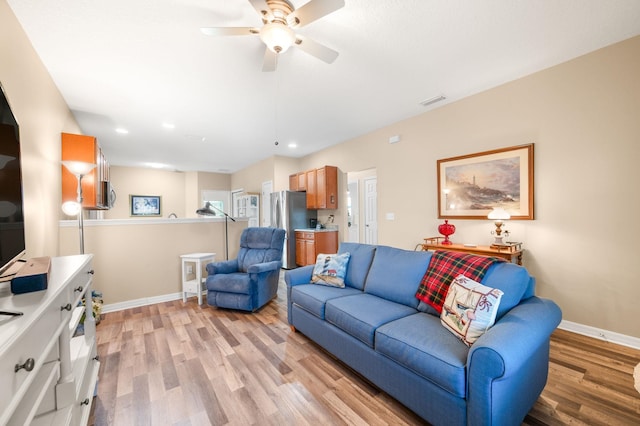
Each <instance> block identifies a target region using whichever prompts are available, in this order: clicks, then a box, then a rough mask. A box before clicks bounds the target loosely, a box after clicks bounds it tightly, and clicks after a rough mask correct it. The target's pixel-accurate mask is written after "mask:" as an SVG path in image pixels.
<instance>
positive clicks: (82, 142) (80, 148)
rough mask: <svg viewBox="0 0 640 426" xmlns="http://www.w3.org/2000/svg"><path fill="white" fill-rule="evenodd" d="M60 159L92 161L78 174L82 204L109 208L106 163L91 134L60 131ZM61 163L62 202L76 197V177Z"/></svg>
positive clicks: (109, 190) (107, 167)
mask: <svg viewBox="0 0 640 426" xmlns="http://www.w3.org/2000/svg"><path fill="white" fill-rule="evenodd" d="M61 151H62V152H61V154H62V161H83V162H86V163H94V164H96V168H95V169H93V170H92V171H91V172H90V173H89V174H87V175H86V176H83V178H82V198H83V201H82V207H83V208H85V209H87V210H106V209H109V206H110V205H109V197H110V192H111V189H110V185H109V163H108V162H107V160H106V159H105V157H104V154H103V153H102V149H100V145H98V141H97V140H96V138H95V137H94V136H86V135H74V134H71V133H62V150H61ZM61 167H62V202H63V203H64V202H65V201H76V200H77V197H78V180H77V178H76V177H75V176H74V175H73V174H72V173H71V172H70V171H69V170H67V168H66V167H64V166H61Z"/></svg>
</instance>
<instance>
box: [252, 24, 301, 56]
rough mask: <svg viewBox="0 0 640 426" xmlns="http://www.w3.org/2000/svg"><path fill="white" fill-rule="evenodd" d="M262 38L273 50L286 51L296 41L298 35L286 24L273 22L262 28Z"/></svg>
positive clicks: (277, 51)
mask: <svg viewBox="0 0 640 426" xmlns="http://www.w3.org/2000/svg"><path fill="white" fill-rule="evenodd" d="M260 39H261V40H262V41H263V42H264V44H266V45H267V47H268V48H269V50H271V51H272V52H275V53H284V52H286V51H287V49H288V48H289V47H291V45H292V44H293V43H294V42H295V40H296V35H295V33H294V32H293V30H292V29H291V28H289V27H288V26H286V25H285V24H282V23H280V22H271V23H269V24H266V25H265V26H264V27H262V29H261V30H260Z"/></svg>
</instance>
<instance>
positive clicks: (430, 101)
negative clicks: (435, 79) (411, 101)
mask: <svg viewBox="0 0 640 426" xmlns="http://www.w3.org/2000/svg"><path fill="white" fill-rule="evenodd" d="M445 99H447V97H446V96H445V95H438V96H434V97H432V98H429V99H425V100H424V101H420V105H422V106H425V107H426V106H429V105H433V104H435V103H436V102H440V101H444V100H445Z"/></svg>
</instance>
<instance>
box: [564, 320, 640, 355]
mask: <svg viewBox="0 0 640 426" xmlns="http://www.w3.org/2000/svg"><path fill="white" fill-rule="evenodd" d="M558 328H560V329H562V330H566V331H571V332H573V333H578V334H582V335H584V336H589V337H593V338H595V339H599V340H604V341H605V342H610V343H615V344H617V345H622V346H628V347H630V348H633V349H640V339H639V338H637V337H633V336H627V335H626V334H620V333H616V332H614V331H608V330H603V329H601V328H596V327H591V326H588V325H583V324H578V323H576V322H571V321H565V320H562V322H561V323H560V325H559V326H558Z"/></svg>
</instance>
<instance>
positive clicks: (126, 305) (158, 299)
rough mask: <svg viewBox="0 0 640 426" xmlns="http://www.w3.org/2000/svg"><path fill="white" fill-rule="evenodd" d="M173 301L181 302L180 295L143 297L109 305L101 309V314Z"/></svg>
mask: <svg viewBox="0 0 640 426" xmlns="http://www.w3.org/2000/svg"><path fill="white" fill-rule="evenodd" d="M173 300H182V293H171V294H164V295H162V296H152V297H143V298H142V299H135V300H127V301H126V302H118V303H110V304H108V305H104V306H103V307H102V312H103V313H105V314H106V313H109V312H116V311H123V310H125V309H130V308H139V307H141V306H147V305H155V304H156V303H163V302H171V301H173Z"/></svg>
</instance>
